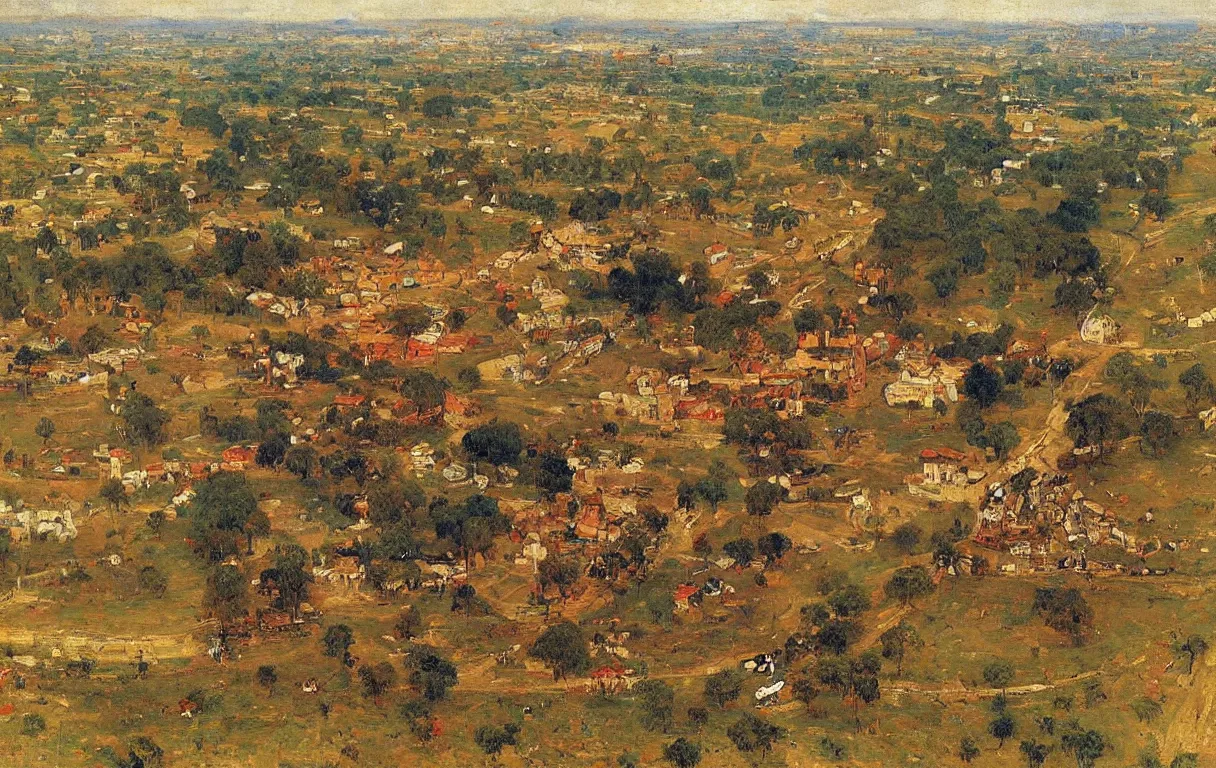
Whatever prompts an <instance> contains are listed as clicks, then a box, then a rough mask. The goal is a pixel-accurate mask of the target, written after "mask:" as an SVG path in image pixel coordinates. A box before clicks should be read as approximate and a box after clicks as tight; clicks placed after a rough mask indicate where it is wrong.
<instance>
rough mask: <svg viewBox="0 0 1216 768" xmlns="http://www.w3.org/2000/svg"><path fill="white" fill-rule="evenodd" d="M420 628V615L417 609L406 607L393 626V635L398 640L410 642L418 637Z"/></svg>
mask: <svg viewBox="0 0 1216 768" xmlns="http://www.w3.org/2000/svg"><path fill="white" fill-rule="evenodd" d="M421 628H422V613H421V612H420V611H419V610H418V608H417V607H415V606H412V605H407V606H406V607H405V609H404V610H402V611H401V613H400V615H398V616H397V621H396V623H395V624H393V635H394V636H395V637H396V638H397V639H398V640H410V639H413V638H415V637H417V636H418V630H420V629H421Z"/></svg>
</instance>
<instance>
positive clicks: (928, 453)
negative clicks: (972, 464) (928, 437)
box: [920, 448, 967, 461]
mask: <svg viewBox="0 0 1216 768" xmlns="http://www.w3.org/2000/svg"><path fill="white" fill-rule="evenodd" d="M920 457H921V458H922V459H950V460H951V461H962V460H963V459H965V458H967V454H965V453H959V452H958V451H955V450H952V449H950V448H938V449H936V450H934V449H933V448H926V449H925V450H923V451H921V452H920Z"/></svg>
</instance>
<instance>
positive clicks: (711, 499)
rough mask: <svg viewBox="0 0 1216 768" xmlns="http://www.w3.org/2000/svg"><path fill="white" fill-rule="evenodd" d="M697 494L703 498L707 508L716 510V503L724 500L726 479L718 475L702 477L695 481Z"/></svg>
mask: <svg viewBox="0 0 1216 768" xmlns="http://www.w3.org/2000/svg"><path fill="white" fill-rule="evenodd" d="M696 488H697V495H698V496H700V497H701V498H702V499H704V500H705V503H706V504H708V505H709V508H710V509H712V510H713V511H714V514H717V512H718V505H719V504H721V503H722V502H724V501H726V498H727V496H728V494H727V491H726V481H725V480H723V479H722V478H720V477H713V476H710V477H703V478H701V479H700V480H698V481H697V486H696Z"/></svg>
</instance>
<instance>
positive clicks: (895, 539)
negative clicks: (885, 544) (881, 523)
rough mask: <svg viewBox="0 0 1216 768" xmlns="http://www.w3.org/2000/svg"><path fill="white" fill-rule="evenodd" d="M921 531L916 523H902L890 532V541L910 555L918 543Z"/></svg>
mask: <svg viewBox="0 0 1216 768" xmlns="http://www.w3.org/2000/svg"><path fill="white" fill-rule="evenodd" d="M923 533H924V531H923V530H922V529H921V527H920V526H919V525H917V524H916V523H903V524H902V525H900V526H899V527H897V528H896V529H895V532H894V533H892V534H891V543H892V544H894V545H895V548H896V549H898V550H899V551H900V552H903V553H904V554H905V555H910V554H912V553H913V552H915V551H916V548H917V546H919V545H920V537H921V535H922V534H923Z"/></svg>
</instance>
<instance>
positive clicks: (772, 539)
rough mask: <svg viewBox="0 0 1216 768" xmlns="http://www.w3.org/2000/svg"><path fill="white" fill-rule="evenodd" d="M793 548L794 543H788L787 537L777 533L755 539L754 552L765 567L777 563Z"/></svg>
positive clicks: (788, 538)
mask: <svg viewBox="0 0 1216 768" xmlns="http://www.w3.org/2000/svg"><path fill="white" fill-rule="evenodd" d="M793 546H794V542H792V541H790V537H789V536H786V535H785V534H784V533H779V532H777V531H774V532H772V533H768V534H765V535H764V536H761V537H760V538H759V539H756V552H757V553H759V555H760V556H761V557H763V558H764V564H765V566H766V567H767V566H770V565H772V564H773V563H776V562H779V561H780V560H781V558H783V557H785V553H786V552H789V551H790V549H792V548H793Z"/></svg>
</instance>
